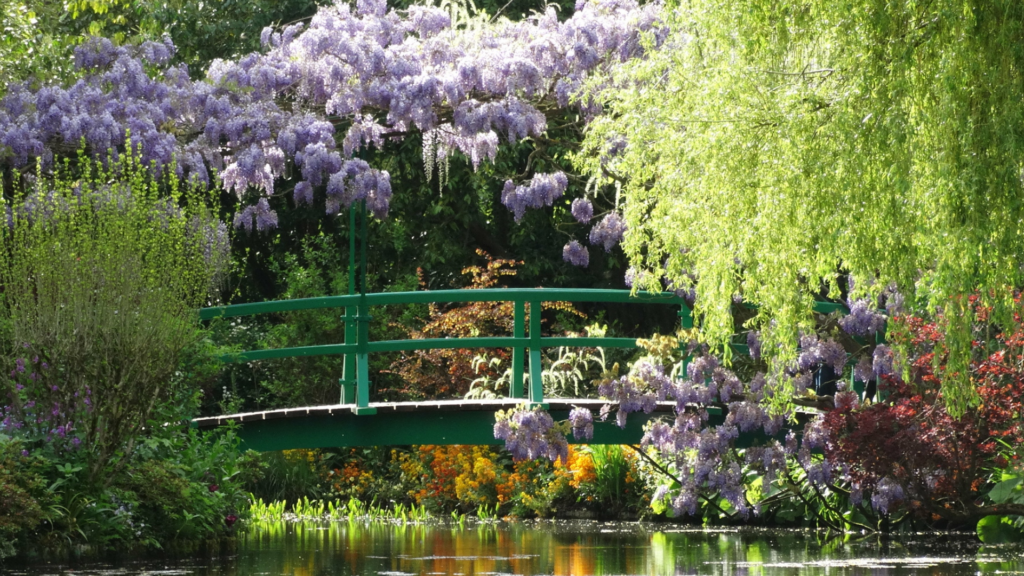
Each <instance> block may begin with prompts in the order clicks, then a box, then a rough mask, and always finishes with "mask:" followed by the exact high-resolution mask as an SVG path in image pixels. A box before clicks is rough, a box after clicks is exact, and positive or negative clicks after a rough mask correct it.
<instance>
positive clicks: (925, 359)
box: [826, 309, 1024, 525]
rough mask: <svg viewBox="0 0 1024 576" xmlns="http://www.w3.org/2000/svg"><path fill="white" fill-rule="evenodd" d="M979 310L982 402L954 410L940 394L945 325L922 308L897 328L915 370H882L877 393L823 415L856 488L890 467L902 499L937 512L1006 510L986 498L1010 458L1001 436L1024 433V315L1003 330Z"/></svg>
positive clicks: (975, 371)
mask: <svg viewBox="0 0 1024 576" xmlns="http://www.w3.org/2000/svg"><path fill="white" fill-rule="evenodd" d="M975 313H976V322H977V325H976V326H977V330H976V331H975V334H978V335H984V338H985V339H982V338H981V337H980V336H979V337H978V339H976V340H975V341H974V343H973V346H974V350H975V359H974V361H973V362H972V363H971V379H972V381H973V382H974V383H975V386H976V390H977V392H978V395H979V398H980V404H979V405H978V406H977V407H976V408H974V409H973V410H971V411H970V412H968V413H967V414H965V415H964V416H963V417H962V418H960V419H955V418H953V417H951V416H950V415H949V413H947V412H946V409H945V406H944V404H943V401H942V393H941V392H940V386H939V378H938V376H937V374H936V369H935V368H936V365H937V366H938V368H939V369H940V370H941V368H942V367H943V363H944V357H943V355H942V350H943V346H942V344H943V342H942V335H941V333H940V331H939V330H938V329H937V327H936V324H935V323H934V322H929V321H925V320H923V319H921V318H916V317H900V318H898V319H896V320H895V322H897V323H899V324H900V326H899V327H898V328H899V329H898V330H894V331H892V332H895V333H897V334H902V335H904V336H902V338H903V339H905V341H904V342H897V343H899V344H903V345H905V346H906V349H907V352H908V354H907V363H908V367H909V374H910V378H909V380H908V381H904V380H903V379H902V378H900V377H898V376H896V377H883V378H882V380H881V381H880V382H879V389H880V392H881V397H882V400H881V401H880V402H877V403H874V404H868V405H864V406H861V407H859V408H856V409H851V408H846V409H843V410H833V411H832V412H830V413H829V414H828V415H827V416H826V426H827V427H828V429H829V431H830V432H831V437H832V438H833V442H832V443H830V444H829V446H828V447H827V449H826V456H827V457H828V458H829V459H830V460H831V461H832V462H833V463H835V464H837V465H846V466H848V467H849V472H850V478H851V480H852V481H853V482H854V483H855V485H854V488H855V493H856V492H857V491H858V490H857V489H858V488H859V489H861V490H865V491H871V492H874V489H875V487H876V486H877V485H878V483H879V482H880V481H881V480H882V478H885V477H888V478H890V479H891V480H894V481H895V482H897V483H898V484H899V486H900V487H901V488H902V492H903V494H902V499H901V500H902V501H901V502H900V505H901V507H902V508H903V509H904V510H908V511H910V512H912V513H914V514H915V515H917V516H918V517H920V518H922V519H924V520H927V521H930V522H936V523H940V524H945V525H957V524H967V523H970V522H975V521H977V520H978V518H980V517H982V516H985V515H989V514H999V513H1001V512H1000V511H998V510H996V507H993V506H983V505H981V504H980V502H981V500H982V499H981V496H982V495H983V493H984V490H983V488H984V487H985V485H986V482H987V479H988V477H989V475H990V473H991V469H992V468H993V467H1002V466H1005V465H1006V461H1005V459H1004V458H1003V457H1002V456H1000V454H999V451H1000V447H1001V445H1000V443H999V442H998V440H1002V441H1004V442H1006V443H1007V444H1009V445H1011V446H1015V445H1019V444H1020V443H1021V442H1024V325H1022V323H1021V322H1020V318H1019V316H1018V318H1017V321H1016V322H1015V323H1014V324H1013V325H1012V326H1008V327H1006V328H1005V329H1002V330H1000V329H999V328H998V327H996V326H993V325H991V324H989V323H988V314H987V311H986V310H983V309H977V310H975ZM936 354H938V355H939V357H938V358H936ZM1002 513H1014V514H1019V513H1020V511H1016V512H1014V511H1009V510H1004V511H1002Z"/></svg>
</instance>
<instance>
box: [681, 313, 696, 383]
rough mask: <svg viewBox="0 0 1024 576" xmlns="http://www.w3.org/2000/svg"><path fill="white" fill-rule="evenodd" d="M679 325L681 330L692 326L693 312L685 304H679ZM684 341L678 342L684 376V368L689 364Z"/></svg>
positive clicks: (684, 375) (684, 374)
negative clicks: (681, 353)
mask: <svg viewBox="0 0 1024 576" xmlns="http://www.w3.org/2000/svg"><path fill="white" fill-rule="evenodd" d="M679 327H680V328H682V329H683V330H690V329H691V328H693V312H692V311H691V310H690V307H689V306H687V305H686V304H681V305H680V306H679ZM686 347H687V343H686V342H679V349H680V350H682V352H683V374H682V376H683V377H684V378H685V377H686V369H687V368H689V366H690V355H689V354H687V353H686Z"/></svg>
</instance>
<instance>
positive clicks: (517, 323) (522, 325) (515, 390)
mask: <svg viewBox="0 0 1024 576" xmlns="http://www.w3.org/2000/svg"><path fill="white" fill-rule="evenodd" d="M513 306H514V309H513V310H514V312H513V315H512V318H513V321H512V322H513V323H512V337H513V338H526V302H524V301H522V300H516V301H515V303H514V305H513ZM525 365H526V346H522V345H519V344H517V345H515V346H513V347H512V382H511V383H510V384H509V390H508V397H509V398H522V397H523V367H524V366H525Z"/></svg>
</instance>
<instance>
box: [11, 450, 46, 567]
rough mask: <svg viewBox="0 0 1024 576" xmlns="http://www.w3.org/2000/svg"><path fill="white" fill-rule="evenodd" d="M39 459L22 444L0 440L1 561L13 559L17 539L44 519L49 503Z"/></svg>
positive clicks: (41, 464) (41, 463)
mask: <svg viewBox="0 0 1024 576" xmlns="http://www.w3.org/2000/svg"><path fill="white" fill-rule="evenodd" d="M42 467H43V462H42V461H41V459H40V458H38V457H34V456H31V455H26V454H23V453H22V445H21V443H20V442H17V441H11V440H10V439H5V438H4V437H3V436H0V502H3V503H4V504H3V506H2V507H0V560H2V559H3V558H5V557H7V556H14V554H15V550H16V549H15V545H16V544H17V536H18V534H19V533H20V532H23V531H26V530H31V529H33V528H35V527H36V525H38V524H39V523H40V522H42V520H43V518H44V517H45V512H44V510H43V507H44V506H45V505H46V504H47V503H48V502H47V500H48V498H47V496H48V494H47V491H46V484H45V480H44V478H43V476H42V473H41V468H42Z"/></svg>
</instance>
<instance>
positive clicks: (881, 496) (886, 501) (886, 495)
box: [871, 476, 904, 514]
mask: <svg viewBox="0 0 1024 576" xmlns="http://www.w3.org/2000/svg"><path fill="white" fill-rule="evenodd" d="M873 492H874V493H873V494H872V495H871V507H872V508H874V509H875V510H877V511H878V512H881V513H882V514H888V513H889V511H890V510H892V509H893V508H894V506H895V505H896V504H898V503H900V502H902V501H903V498H904V494H903V487H902V486H900V485H899V484H897V483H896V481H894V480H892V479H891V478H889V477H888V476H886V477H885V478H882V480H881V481H880V482H879V483H878V484H877V485H875V489H874V491H873Z"/></svg>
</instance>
